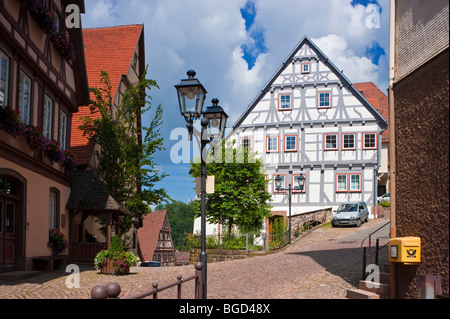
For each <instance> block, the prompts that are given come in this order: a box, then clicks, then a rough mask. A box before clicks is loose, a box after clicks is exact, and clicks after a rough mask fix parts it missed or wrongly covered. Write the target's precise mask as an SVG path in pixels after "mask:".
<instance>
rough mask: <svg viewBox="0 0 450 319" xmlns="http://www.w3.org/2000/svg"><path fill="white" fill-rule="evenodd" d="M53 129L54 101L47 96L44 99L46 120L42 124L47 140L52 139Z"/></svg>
mask: <svg viewBox="0 0 450 319" xmlns="http://www.w3.org/2000/svg"><path fill="white" fill-rule="evenodd" d="M52 128H53V100H52V99H51V98H50V97H49V96H48V95H45V97H44V119H43V123H42V134H43V135H44V136H45V137H47V138H50V139H51V138H52V133H53V132H52V131H53V130H52Z"/></svg>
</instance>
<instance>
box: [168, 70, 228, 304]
mask: <svg viewBox="0 0 450 319" xmlns="http://www.w3.org/2000/svg"><path fill="white" fill-rule="evenodd" d="M187 75H188V79H186V80H181V83H180V84H178V85H175V88H176V89H177V92H178V100H179V104H180V113H181V115H182V116H184V118H185V120H186V122H187V125H186V127H187V128H188V130H189V140H190V141H192V135H193V132H194V121H195V120H197V119H199V118H200V117H201V115H203V118H202V120H201V125H202V131H201V138H200V139H201V153H200V154H201V186H200V187H201V253H200V262H202V263H203V280H202V284H203V298H204V299H206V298H207V281H206V280H207V261H208V258H207V255H206V158H205V156H206V155H205V154H204V150H205V148H206V146H207V145H208V144H209V143H210V142H211V141H212V140H213V139H221V138H223V136H224V134H225V127H226V124H227V120H228V115H227V114H226V113H225V112H224V110H223V109H222V108H221V107H220V106H218V104H219V100H218V99H213V100H212V103H213V105H212V106H210V107H207V108H206V111H205V112H203V104H204V102H205V98H206V94H207V92H206V90H205V88H204V87H203V85H202V84H201V83H200V82H199V81H198V80H197V79H196V78H195V75H196V73H195V71H193V70H189V71H188V72H187Z"/></svg>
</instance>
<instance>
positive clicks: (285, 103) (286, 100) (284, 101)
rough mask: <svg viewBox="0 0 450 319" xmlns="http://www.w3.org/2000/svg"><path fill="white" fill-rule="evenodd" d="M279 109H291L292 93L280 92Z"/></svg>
mask: <svg viewBox="0 0 450 319" xmlns="http://www.w3.org/2000/svg"><path fill="white" fill-rule="evenodd" d="M279 103H280V108H279V110H280V111H286V110H292V94H290V93H289V94H280V101H279Z"/></svg>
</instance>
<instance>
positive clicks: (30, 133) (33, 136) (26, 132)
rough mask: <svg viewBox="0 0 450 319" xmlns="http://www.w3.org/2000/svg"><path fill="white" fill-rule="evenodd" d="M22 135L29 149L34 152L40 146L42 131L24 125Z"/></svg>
mask: <svg viewBox="0 0 450 319" xmlns="http://www.w3.org/2000/svg"><path fill="white" fill-rule="evenodd" d="M22 134H23V137H24V138H25V140H26V141H27V142H28V145H30V147H31V149H33V150H36V149H38V148H39V147H41V146H42V131H41V129H39V128H38V127H36V126H33V125H25V126H24V127H23V130H22Z"/></svg>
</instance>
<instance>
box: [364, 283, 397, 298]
mask: <svg viewBox="0 0 450 319" xmlns="http://www.w3.org/2000/svg"><path fill="white" fill-rule="evenodd" d="M389 287H390V285H389V284H384V283H376V282H372V281H366V280H361V281H360V282H359V289H362V290H366V291H370V292H373V293H376V294H378V295H380V297H381V298H382V299H387V298H389V291H390V288H389Z"/></svg>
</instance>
